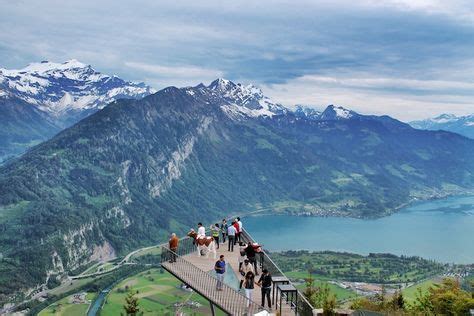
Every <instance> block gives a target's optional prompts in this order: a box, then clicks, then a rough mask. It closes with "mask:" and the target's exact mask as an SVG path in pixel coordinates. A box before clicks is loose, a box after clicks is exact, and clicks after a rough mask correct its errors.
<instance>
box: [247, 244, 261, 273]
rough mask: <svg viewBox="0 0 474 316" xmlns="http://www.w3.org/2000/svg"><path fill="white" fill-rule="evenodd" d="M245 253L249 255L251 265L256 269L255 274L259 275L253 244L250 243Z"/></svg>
mask: <svg viewBox="0 0 474 316" xmlns="http://www.w3.org/2000/svg"><path fill="white" fill-rule="evenodd" d="M245 253H246V254H247V259H249V261H250V263H251V264H252V265H253V266H254V269H255V274H256V275H258V270H257V258H256V257H255V256H256V252H255V248H254V247H253V245H252V243H249V244H248V245H247V248H245Z"/></svg>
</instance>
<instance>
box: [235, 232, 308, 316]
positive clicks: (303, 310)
mask: <svg viewBox="0 0 474 316" xmlns="http://www.w3.org/2000/svg"><path fill="white" fill-rule="evenodd" d="M243 239H244V241H246V242H249V241H250V242H252V243H255V240H254V239H253V237H252V236H251V235H250V234H249V232H248V231H246V230H245V229H243ZM262 252H263V256H264V258H265V259H264V260H263V262H262V261H261V262H260V263H261V265H262V266H263V267H264V268H266V269H268V270H269V272H270V273H271V274H272V275H282V276H284V275H285V274H284V273H283V272H282V271H281V270H280V268H279V267H278V266H277V265H276V264H275V262H273V260H272V259H271V258H270V256H269V255H268V254H267V253H266V252H265V250H264V249H262ZM290 284H291V281H290ZM295 288H296V287H295ZM297 293H298V309H297V310H298V315H301V316H312V315H313V310H314V307H313V306H312V305H311V303H310V302H309V301H308V299H307V298H306V296H304V295H303V294H302V293H301V292H300V291H299V290H298V292H297Z"/></svg>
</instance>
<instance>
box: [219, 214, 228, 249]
mask: <svg viewBox="0 0 474 316" xmlns="http://www.w3.org/2000/svg"><path fill="white" fill-rule="evenodd" d="M228 228H229V225H227V221H226V219H225V218H224V219H223V220H222V223H221V230H222V243H225V238H226V236H227V229H228Z"/></svg>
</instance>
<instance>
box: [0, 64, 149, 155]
mask: <svg viewBox="0 0 474 316" xmlns="http://www.w3.org/2000/svg"><path fill="white" fill-rule="evenodd" d="M154 92H155V90H154V89H152V88H150V87H149V86H147V85H145V84H143V83H133V82H127V81H125V80H122V79H120V78H119V77H117V76H109V75H105V74H102V73H100V72H98V71H96V70H94V69H93V68H92V67H91V66H90V65H85V64H83V63H81V62H79V61H77V60H68V61H66V62H64V63H53V62H49V61H42V62H40V63H32V64H30V65H28V66H27V67H25V68H23V69H0V122H1V123H2V124H0V163H1V162H2V161H3V160H5V159H7V158H9V157H12V156H16V155H19V154H21V153H23V152H24V151H25V150H26V149H27V148H29V147H31V146H32V145H34V144H37V143H39V142H42V141H44V140H46V139H48V138H50V137H51V136H53V135H54V134H56V133H57V132H59V131H61V130H62V129H64V128H66V127H69V126H71V125H73V124H75V123H76V122H78V121H79V120H81V119H83V118H84V117H87V116H89V115H91V114H93V113H94V112H96V111H98V110H100V109H102V108H103V107H105V106H106V105H107V104H108V103H110V102H112V101H115V100H117V99H121V98H135V99H139V98H142V97H144V96H147V95H149V94H151V93H154Z"/></svg>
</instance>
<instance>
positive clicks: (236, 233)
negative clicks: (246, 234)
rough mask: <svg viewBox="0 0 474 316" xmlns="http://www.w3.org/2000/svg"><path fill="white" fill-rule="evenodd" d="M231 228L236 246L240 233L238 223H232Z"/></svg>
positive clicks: (235, 221)
mask: <svg viewBox="0 0 474 316" xmlns="http://www.w3.org/2000/svg"><path fill="white" fill-rule="evenodd" d="M232 226H234V228H235V238H234V245H236V244H237V240H240V231H239V223H238V222H237V219H235V220H234V221H233V222H232Z"/></svg>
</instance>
